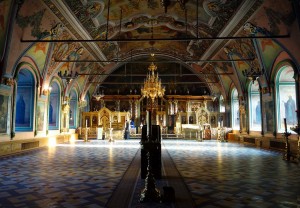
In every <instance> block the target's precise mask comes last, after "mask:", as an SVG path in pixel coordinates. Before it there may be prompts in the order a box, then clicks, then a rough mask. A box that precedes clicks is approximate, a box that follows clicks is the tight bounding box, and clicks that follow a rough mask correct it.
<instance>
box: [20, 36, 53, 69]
mask: <svg viewBox="0 0 300 208" xmlns="http://www.w3.org/2000/svg"><path fill="white" fill-rule="evenodd" d="M47 39H50V38H46V40H47ZM49 45H50V44H49V43H36V44H34V45H33V46H32V47H31V48H30V49H29V50H28V51H27V52H26V54H25V55H24V56H28V57H30V58H32V59H33V60H34V62H35V64H36V66H37V68H38V69H39V73H40V74H43V73H44V71H43V70H45V69H44V66H45V63H46V59H47V54H48V49H49Z"/></svg>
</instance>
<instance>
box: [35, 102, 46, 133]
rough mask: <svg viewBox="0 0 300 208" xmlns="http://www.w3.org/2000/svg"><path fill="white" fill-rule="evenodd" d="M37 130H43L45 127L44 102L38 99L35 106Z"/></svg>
mask: <svg viewBox="0 0 300 208" xmlns="http://www.w3.org/2000/svg"><path fill="white" fill-rule="evenodd" d="M36 123H37V127H36V130H37V131H43V130H44V127H45V102H44V101H39V102H38V103H37V106H36Z"/></svg>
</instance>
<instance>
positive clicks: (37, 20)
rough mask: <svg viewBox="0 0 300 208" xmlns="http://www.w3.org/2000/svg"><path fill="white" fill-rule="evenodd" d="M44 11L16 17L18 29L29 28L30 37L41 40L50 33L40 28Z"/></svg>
mask: <svg viewBox="0 0 300 208" xmlns="http://www.w3.org/2000/svg"><path fill="white" fill-rule="evenodd" d="M45 11H46V9H43V10H40V11H36V12H34V13H33V14H32V15H30V16H22V15H20V14H18V15H17V18H16V23H17V24H18V25H19V27H20V28H22V29H24V28H26V27H29V26H30V27H31V36H32V37H36V38H37V39H42V38H44V37H46V36H48V35H50V32H49V31H47V30H44V28H41V25H42V24H41V22H42V19H43V16H44V14H45Z"/></svg>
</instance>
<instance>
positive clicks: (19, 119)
mask: <svg viewBox="0 0 300 208" xmlns="http://www.w3.org/2000/svg"><path fill="white" fill-rule="evenodd" d="M16 123H17V124H24V123H25V101H24V98H23V95H20V97H19V99H18V101H17V114H16Z"/></svg>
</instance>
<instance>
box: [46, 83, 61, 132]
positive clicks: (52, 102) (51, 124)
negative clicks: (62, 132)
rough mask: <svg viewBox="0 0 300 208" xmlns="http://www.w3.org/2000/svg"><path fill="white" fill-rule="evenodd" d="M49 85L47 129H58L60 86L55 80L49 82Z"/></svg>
mask: <svg viewBox="0 0 300 208" xmlns="http://www.w3.org/2000/svg"><path fill="white" fill-rule="evenodd" d="M50 87H51V93H50V95H49V103H48V129H49V130H58V129H59V123H60V109H61V96H60V95H61V87H60V85H59V83H58V82H57V81H56V80H55V81H52V82H51V85H50Z"/></svg>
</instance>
